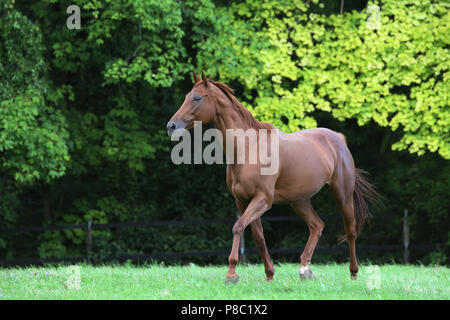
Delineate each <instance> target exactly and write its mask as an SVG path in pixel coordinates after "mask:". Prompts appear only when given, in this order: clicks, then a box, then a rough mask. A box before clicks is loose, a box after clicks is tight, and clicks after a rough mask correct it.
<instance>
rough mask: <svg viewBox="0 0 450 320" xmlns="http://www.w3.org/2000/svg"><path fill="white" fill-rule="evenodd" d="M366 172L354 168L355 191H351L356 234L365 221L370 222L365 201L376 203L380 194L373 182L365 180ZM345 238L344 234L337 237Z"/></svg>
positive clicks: (341, 239)
mask: <svg viewBox="0 0 450 320" xmlns="http://www.w3.org/2000/svg"><path fill="white" fill-rule="evenodd" d="M367 175H368V173H367V172H366V171H364V170H361V169H357V168H356V169H355V191H354V192H353V207H354V215H355V227H356V235H357V236H359V234H360V233H361V231H362V230H363V228H364V224H365V223H366V221H367V222H368V223H370V218H371V214H370V211H369V206H368V204H367V202H369V203H371V204H377V202H378V200H379V198H380V195H379V194H378V192H377V191H376V190H375V187H374V186H373V184H371V183H370V182H368V181H367ZM345 240H347V236H346V235H342V236H340V237H339V242H343V241H345Z"/></svg>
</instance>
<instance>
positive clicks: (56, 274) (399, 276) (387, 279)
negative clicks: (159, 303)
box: [0, 264, 450, 300]
mask: <svg viewBox="0 0 450 320" xmlns="http://www.w3.org/2000/svg"><path fill="white" fill-rule="evenodd" d="M298 268H299V266H298V265H296V264H280V265H276V266H275V277H274V280H273V282H270V283H268V282H266V281H265V274H264V267H263V266H262V265H261V264H258V265H247V266H242V265H240V266H238V268H237V272H238V273H239V276H240V282H239V283H238V284H235V285H234V284H230V283H226V282H225V281H224V279H225V274H226V271H227V267H226V266H207V267H203V266H202V267H200V266H196V265H190V266H168V267H164V266H160V265H157V264H153V265H147V266H140V267H138V266H130V265H121V266H115V265H105V266H88V265H79V266H78V267H75V268H73V267H72V268H70V267H67V266H57V267H55V266H48V267H29V268H0V299H249V300H251V299H289V300H292V299H293V300H301V299H446V300H447V299H449V298H450V268H447V267H441V266H435V267H429V266H404V265H381V266H372V265H360V270H359V274H358V276H359V277H358V280H357V281H351V280H350V274H349V270H348V265H347V264H328V265H312V266H311V270H313V272H314V278H313V279H306V280H305V279H300V278H299V276H298ZM77 279H79V280H77Z"/></svg>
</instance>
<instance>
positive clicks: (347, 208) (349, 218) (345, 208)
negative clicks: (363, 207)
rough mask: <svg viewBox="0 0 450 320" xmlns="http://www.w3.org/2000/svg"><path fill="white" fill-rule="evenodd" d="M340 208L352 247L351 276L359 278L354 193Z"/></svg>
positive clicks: (349, 244) (349, 243) (350, 247)
mask: <svg viewBox="0 0 450 320" xmlns="http://www.w3.org/2000/svg"><path fill="white" fill-rule="evenodd" d="M340 208H341V211H342V217H343V219H344V226H345V235H346V238H347V241H348V247H349V249H350V276H351V278H352V279H353V280H356V279H357V278H358V261H357V259H356V228H355V214H354V212H355V209H354V204H353V195H351V196H350V197H349V198H348V199H347V201H346V202H345V203H342V204H340Z"/></svg>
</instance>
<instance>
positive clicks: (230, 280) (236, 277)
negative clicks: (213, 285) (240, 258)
mask: <svg viewBox="0 0 450 320" xmlns="http://www.w3.org/2000/svg"><path fill="white" fill-rule="evenodd" d="M230 282H231V283H234V284H236V283H238V282H239V276H238V275H237V274H235V275H234V276H231V277H228V276H227V283H230Z"/></svg>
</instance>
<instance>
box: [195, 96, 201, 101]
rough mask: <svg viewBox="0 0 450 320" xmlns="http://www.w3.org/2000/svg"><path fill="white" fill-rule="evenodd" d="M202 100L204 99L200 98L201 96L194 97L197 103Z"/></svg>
mask: <svg viewBox="0 0 450 320" xmlns="http://www.w3.org/2000/svg"><path fill="white" fill-rule="evenodd" d="M201 99H202V97H199V96H195V97H194V100H195V101H200V100H201Z"/></svg>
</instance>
